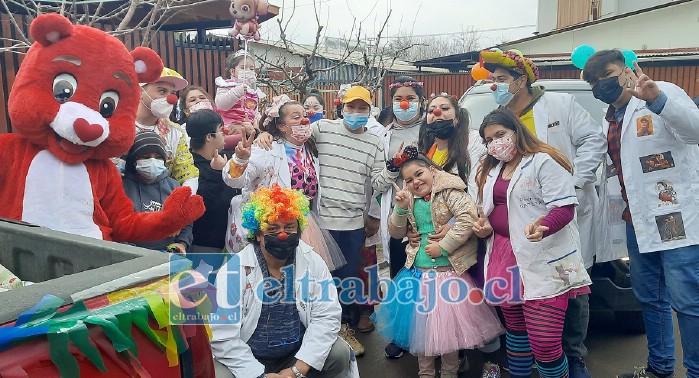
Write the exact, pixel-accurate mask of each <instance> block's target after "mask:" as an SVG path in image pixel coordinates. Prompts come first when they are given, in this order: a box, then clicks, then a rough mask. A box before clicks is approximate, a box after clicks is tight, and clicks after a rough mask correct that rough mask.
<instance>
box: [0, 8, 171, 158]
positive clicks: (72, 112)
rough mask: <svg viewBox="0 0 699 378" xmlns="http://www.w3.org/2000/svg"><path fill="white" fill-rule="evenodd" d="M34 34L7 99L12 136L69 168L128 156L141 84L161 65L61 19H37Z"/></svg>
mask: <svg viewBox="0 0 699 378" xmlns="http://www.w3.org/2000/svg"><path fill="white" fill-rule="evenodd" d="M29 32H30V35H31V37H32V38H33V39H34V40H35V41H36V42H35V43H34V44H33V45H32V47H31V49H30V50H29V52H28V53H27V56H26V57H25V59H24V60H23V61H22V65H21V66H20V69H19V72H18V73H17V78H16V79H15V82H14V85H13V87H12V92H11V93H10V98H9V112H10V119H11V121H12V128H13V131H14V132H16V133H19V134H21V135H22V136H24V137H25V138H27V140H29V141H31V142H32V143H34V144H36V145H38V146H41V147H44V148H46V149H48V150H49V151H51V153H52V154H54V155H55V156H56V157H58V158H59V159H61V160H63V161H65V162H67V163H79V162H83V161H85V160H87V159H106V158H109V157H114V156H119V155H121V154H123V153H126V151H128V150H129V148H130V147H131V145H132V144H133V140H134V137H135V132H134V120H135V116H136V110H137V108H138V102H139V100H140V98H141V94H140V93H141V89H140V87H139V85H138V83H149V82H152V81H155V80H156V79H158V78H159V77H160V73H161V72H162V70H163V63H162V61H161V60H160V57H158V55H157V54H156V53H155V51H153V50H151V49H148V48H143V47H138V48H136V49H135V50H134V51H132V52H129V51H128V50H127V49H126V46H124V45H123V44H122V43H121V42H120V41H119V40H118V39H116V38H115V37H113V36H111V35H109V34H107V33H104V32H102V31H100V30H97V29H95V28H91V27H87V26H82V25H75V26H74V25H72V24H71V23H70V21H69V20H68V19H67V18H65V17H63V16H60V15H57V14H47V15H43V16H40V17H38V18H37V19H36V20H35V21H34V22H32V24H31V27H30V30H29Z"/></svg>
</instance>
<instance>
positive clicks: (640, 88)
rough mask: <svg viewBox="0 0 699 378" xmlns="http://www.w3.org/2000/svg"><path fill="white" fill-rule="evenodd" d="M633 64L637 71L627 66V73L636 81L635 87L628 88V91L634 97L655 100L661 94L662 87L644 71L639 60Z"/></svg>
mask: <svg viewBox="0 0 699 378" xmlns="http://www.w3.org/2000/svg"><path fill="white" fill-rule="evenodd" d="M633 66H634V68H635V69H636V72H634V71H632V70H631V68H628V67H627V68H626V69H627V71H626V73H627V74H628V75H629V77H631V80H632V81H633V82H634V87H633V88H626V91H627V92H629V93H631V94H632V95H633V96H634V97H636V98H638V99H640V100H644V101H647V102H653V101H655V100H656V99H657V98H658V96H659V95H660V88H658V84H656V83H655V81H653V80H651V79H650V77H648V75H646V74H644V73H643V70H642V69H641V67H639V65H638V62H637V61H634V62H633Z"/></svg>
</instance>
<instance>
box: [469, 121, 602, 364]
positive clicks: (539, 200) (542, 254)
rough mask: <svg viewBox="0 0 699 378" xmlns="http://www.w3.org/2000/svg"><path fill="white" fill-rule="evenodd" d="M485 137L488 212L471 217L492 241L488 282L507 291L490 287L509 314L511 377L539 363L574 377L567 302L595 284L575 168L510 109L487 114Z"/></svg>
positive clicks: (481, 184)
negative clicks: (567, 345) (578, 210)
mask: <svg viewBox="0 0 699 378" xmlns="http://www.w3.org/2000/svg"><path fill="white" fill-rule="evenodd" d="M480 135H481V137H483V139H484V140H485V142H486V145H487V149H488V156H486V157H485V158H484V159H483V161H482V163H481V166H480V168H479V169H478V173H477V178H476V182H477V183H478V196H479V198H480V200H481V201H479V202H481V203H482V206H483V208H482V209H480V208H479V209H478V211H477V213H476V214H471V216H472V217H473V221H474V223H473V231H474V232H475V233H476V235H477V236H478V237H480V238H483V239H487V252H486V256H485V279H486V282H496V281H497V282H498V285H497V286H498V288H499V289H501V290H498V293H497V295H496V294H495V293H494V291H493V290H492V289H493V287H494V286H496V285H485V300H486V302H488V303H489V304H490V305H493V306H498V307H500V308H501V309H502V312H503V314H504V317H505V328H506V338H507V343H506V346H507V357H508V361H509V366H510V375H511V376H512V377H529V376H530V374H531V367H532V363H533V362H534V361H536V364H537V367H538V370H539V374H540V375H541V377H543V378H558V377H562V376H568V360H567V358H566V356H565V354H564V353H563V348H562V341H561V337H562V333H563V322H564V319H565V314H566V309H567V307H568V300H569V299H571V298H575V297H576V296H577V295H583V294H589V293H590V289H589V285H590V284H591V281H590V277H589V276H588V274H587V271H586V270H585V264H584V263H583V259H582V255H581V253H580V235H579V234H578V227H577V224H576V221H575V219H574V216H575V205H576V204H577V203H578V200H577V197H576V195H575V185H574V182H573V176H572V174H571V173H572V171H573V167H572V165H571V163H570V162H569V161H568V159H567V158H566V157H565V155H563V153H561V152H560V151H558V150H556V149H555V148H553V147H551V146H549V145H547V144H546V143H544V142H542V141H540V140H539V139H537V138H536V136H534V134H532V133H531V131H529V130H528V129H527V127H526V126H524V124H523V123H522V121H520V119H519V118H517V117H516V116H515V115H514V114H513V113H512V112H511V111H509V110H507V109H504V108H501V109H498V110H495V111H493V112H491V113H490V114H488V115H487V116H486V117H485V119H484V120H483V123H482V124H481V127H480ZM503 287H504V291H503V290H502V289H503ZM503 292H504V293H505V295H503ZM541 319H546V321H541Z"/></svg>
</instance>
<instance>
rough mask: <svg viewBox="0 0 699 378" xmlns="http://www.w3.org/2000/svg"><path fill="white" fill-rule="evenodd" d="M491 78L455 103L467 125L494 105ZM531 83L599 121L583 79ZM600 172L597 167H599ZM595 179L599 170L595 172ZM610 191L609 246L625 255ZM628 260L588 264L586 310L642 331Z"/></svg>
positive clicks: (616, 198)
mask: <svg viewBox="0 0 699 378" xmlns="http://www.w3.org/2000/svg"><path fill="white" fill-rule="evenodd" d="M492 84H493V82H492V81H488V80H480V81H478V82H476V83H475V84H474V85H473V86H472V87H471V88H469V89H468V90H467V91H466V93H464V94H463V96H461V98H460V99H459V105H460V106H461V107H462V108H465V109H466V110H468V113H469V115H470V117H471V119H470V122H469V125H470V127H471V128H472V129H474V130H478V129H479V127H480V125H481V123H482V122H483V118H485V116H486V115H487V114H488V113H490V112H491V111H492V110H494V109H495V108H496V107H497V104H496V103H495V100H494V99H493V96H492V90H491V89H490V86H491V85H492ZM534 86H539V87H543V88H545V89H546V91H549V92H565V93H569V94H572V95H574V96H575V99H576V100H577V101H578V103H579V104H580V105H582V107H584V108H585V109H586V110H587V111H588V112H589V113H590V114H591V115H592V117H593V118H594V119H595V120H598V121H599V122H601V121H602V119H603V117H604V114H605V111H606V109H607V105H606V104H605V103H603V102H602V101H600V100H598V99H596V98H594V96H592V89H591V88H590V85H589V84H588V83H586V82H585V81H583V80H571V79H559V80H538V81H537V82H536V83H534ZM600 171H601V169H600ZM597 177H598V181H599V177H601V172H598V174H597ZM608 190H609V193H610V211H609V217H610V219H609V220H610V231H611V233H612V243H611V245H610V246H609V248H612V249H614V250H615V251H614V252H615V255H616V256H619V255H627V253H626V226H625V223H624V221H623V220H622V219H621V212H622V211H623V209H624V206H623V200H622V198H621V187H620V185H619V181H618V180H617V179H616V178H613V179H610V180H609V182H608ZM628 264H629V260H628V258H623V259H621V260H616V261H609V262H602V263H596V264H595V265H594V266H593V267H592V271H591V274H590V275H591V277H592V283H593V284H592V286H591V289H592V294H591V295H590V311H594V310H611V311H614V314H615V317H616V321H617V323H618V325H619V326H620V327H622V328H624V329H626V330H628V331H629V332H633V333H643V332H645V326H644V324H643V318H642V316H641V304H640V302H639V301H638V299H636V297H635V296H634V294H633V291H632V289H631V278H630V277H631V276H630V271H629V265H628Z"/></svg>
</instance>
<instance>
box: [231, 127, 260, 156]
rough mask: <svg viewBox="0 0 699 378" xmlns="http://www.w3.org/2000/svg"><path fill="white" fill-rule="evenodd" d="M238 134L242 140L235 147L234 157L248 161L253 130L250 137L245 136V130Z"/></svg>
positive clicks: (253, 139) (252, 140)
mask: <svg viewBox="0 0 699 378" xmlns="http://www.w3.org/2000/svg"><path fill="white" fill-rule="evenodd" d="M240 133H241V137H242V140H241V141H240V142H238V145H237V146H235V156H237V157H238V159H240V160H248V159H250V154H251V150H250V149H251V147H252V143H253V142H254V141H255V130H253V131H252V133H251V134H250V136H247V133H246V132H245V129H242V130H241V131H240Z"/></svg>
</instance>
